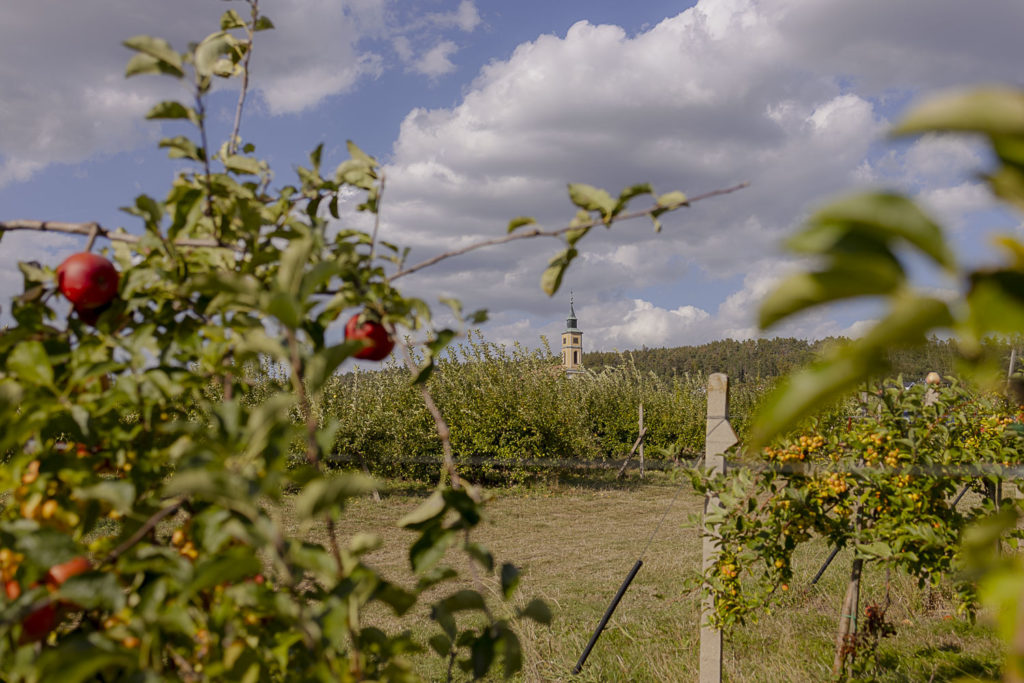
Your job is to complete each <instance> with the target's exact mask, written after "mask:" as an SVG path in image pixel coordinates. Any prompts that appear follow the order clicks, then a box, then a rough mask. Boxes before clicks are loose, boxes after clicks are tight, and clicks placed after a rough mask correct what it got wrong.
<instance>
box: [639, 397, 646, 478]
mask: <svg viewBox="0 0 1024 683" xmlns="http://www.w3.org/2000/svg"><path fill="white" fill-rule="evenodd" d="M646 431H647V430H646V429H644V404H643V403H641V404H640V431H639V433H640V434H644V433H646ZM640 478H641V479H643V478H644V442H643V441H641V442H640Z"/></svg>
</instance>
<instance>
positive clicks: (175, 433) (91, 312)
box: [0, 0, 730, 682]
mask: <svg viewBox="0 0 1024 683" xmlns="http://www.w3.org/2000/svg"><path fill="white" fill-rule="evenodd" d="M246 5H247V7H248V9H249V12H248V13H247V16H244V17H243V16H242V14H239V13H238V12H237V11H235V10H234V9H229V10H227V11H226V12H225V13H224V14H223V17H222V18H221V24H220V30H218V31H216V32H215V33H213V34H211V35H209V36H207V37H206V38H204V39H203V40H201V41H199V42H198V43H196V44H194V45H191V46H189V47H188V48H187V49H186V50H184V51H178V50H177V49H175V48H174V47H173V46H171V45H170V44H169V43H167V42H166V41H164V40H161V39H159V38H154V37H149V36H137V37H134V38H131V39H129V40H127V41H125V43H124V44H125V46H126V47H128V48H129V49H130V50H131V51H132V52H133V53H134V54H133V56H132V57H131V60H130V61H129V62H128V66H127V75H128V76H141V75H147V76H148V75H155V76H159V77H163V78H170V79H173V80H175V81H178V82H180V83H182V84H183V85H184V86H186V91H187V92H189V93H190V96H191V98H190V99H188V100H186V101H165V102H161V103H159V104H157V105H156V106H154V107H153V108H152V110H151V111H150V112H149V114H148V118H150V119H154V120H170V121H175V122H178V123H182V124H185V125H186V126H190V127H191V128H190V130H192V133H191V134H190V135H176V136H173V137H168V138H165V139H163V140H161V141H160V143H159V144H160V147H162V148H165V149H166V150H167V152H168V155H169V156H170V157H171V159H174V160H175V163H176V167H177V168H178V169H179V170H178V171H177V173H176V175H175V177H174V179H173V182H172V184H171V187H170V189H169V191H168V192H167V194H166V196H164V197H163V198H162V199H161V198H155V197H151V196H147V195H141V196H139V197H137V198H136V199H135V200H134V202H133V203H132V204H131V205H130V206H128V207H126V208H125V211H127V212H128V213H129V214H131V215H133V216H135V217H136V218H137V219H138V220H139V221H140V223H141V231H140V232H139V233H127V232H124V231H110V230H107V229H105V228H103V227H102V226H100V225H97V224H92V223H86V224H56V223H42V222H39V221H7V222H0V236H2V234H3V231H4V230H13V229H37V230H39V229H45V230H63V231H64V232H70V233H79V234H81V235H82V236H83V239H84V238H86V237H88V244H87V245H86V246H85V249H84V251H83V252H82V255H79V256H76V257H73V258H72V260H71V261H69V262H67V263H66V264H65V265H64V266H63V267H61V268H58V269H57V271H56V272H55V271H54V269H53V268H52V267H51V266H49V265H42V264H38V263H22V264H21V265H20V268H21V272H22V275H23V277H24V293H23V294H21V295H20V296H19V297H17V298H16V299H15V300H14V301H13V302H12V307H11V310H10V315H11V316H12V317H13V320H14V325H13V326H11V327H9V328H7V329H4V330H3V331H2V332H0V457H2V458H3V467H2V468H0V492H2V498H0V500H2V501H3V503H2V509H0V573H2V579H3V581H4V584H5V596H4V597H3V598H0V663H2V669H3V677H4V679H5V680H10V681H41V680H61V681H82V680H87V679H94V678H100V679H103V680H112V679H119V680H120V679H131V680H147V681H151V680H175V681H181V680H183V681H200V680H241V681H253V682H255V681H272V680H302V681H313V680H325V681H327V680H330V681H338V680H343V681H344V680H353V681H355V680H396V681H398V680H415V679H418V675H417V673H416V672H415V671H414V670H413V668H412V665H411V663H410V659H409V657H408V655H409V654H410V653H413V652H417V651H422V650H427V649H428V648H429V649H430V650H433V651H435V652H436V653H437V654H438V655H439V656H440V657H442V658H443V662H444V668H446V669H447V671H448V678H449V679H450V678H451V677H452V676H453V675H454V673H455V672H457V671H459V670H463V671H465V672H466V673H467V674H468V675H471V676H473V677H474V678H476V677H480V676H483V675H484V674H486V673H487V672H488V671H490V670H492V669H493V668H495V667H500V673H503V674H504V675H506V676H507V675H511V674H512V673H514V672H516V671H517V670H518V669H519V668H520V666H521V662H522V650H521V647H520V643H519V640H518V638H517V636H516V633H515V630H514V625H515V622H516V621H517V620H519V619H532V620H536V621H539V622H548V621H549V620H550V618H551V614H550V611H549V609H548V607H547V606H546V605H545V604H544V603H543V602H542V601H539V600H533V601H527V600H521V599H518V598H515V595H514V594H515V591H516V588H517V585H518V582H519V571H518V570H517V569H516V567H515V566H514V565H512V564H510V563H499V562H498V561H497V560H496V559H495V558H494V557H493V555H492V554H491V553H490V552H489V551H488V550H487V549H486V548H485V547H483V546H482V545H481V544H479V543H477V542H476V541H474V540H473V537H472V533H471V532H472V530H473V528H474V527H475V526H476V525H477V524H478V523H479V522H480V520H481V519H482V515H483V502H484V498H485V495H484V492H483V491H482V490H481V489H480V488H479V487H477V486H474V485H472V484H471V483H469V482H468V481H466V480H465V479H464V478H463V477H462V476H461V475H460V473H459V472H458V471H457V469H456V468H455V465H454V462H453V460H452V457H451V450H450V444H449V441H448V438H447V436H448V434H447V425H446V423H445V421H444V418H443V415H442V414H441V413H440V411H439V410H438V409H437V406H436V405H435V404H434V402H433V400H432V398H431V396H430V394H429V392H428V391H427V390H426V388H425V385H424V380H425V379H426V378H427V377H428V376H429V375H430V373H431V371H432V370H433V367H434V365H433V359H434V357H435V356H436V354H437V353H438V352H439V351H440V350H441V349H443V348H444V347H445V345H446V344H447V343H448V342H449V341H450V340H451V339H452V338H453V337H454V336H455V335H456V330H453V329H448V328H444V327H437V326H436V325H435V323H434V322H433V317H432V312H431V308H430V306H429V305H428V304H427V303H426V302H425V301H423V300H422V299H419V298H416V297H410V296H406V295H404V294H403V293H402V292H401V291H400V290H399V289H398V288H397V286H396V285H395V282H396V281H397V280H399V279H400V278H401V277H403V276H405V275H407V274H409V273H411V272H415V271H416V270H419V269H420V268H424V267H428V266H429V265H431V264H432V263H435V262H437V261H439V260H441V259H443V258H448V257H450V256H454V255H457V254H456V253H448V254H442V255H440V256H438V257H435V258H433V259H430V260H428V261H426V262H424V263H421V264H416V265H412V266H409V265H407V264H406V263H405V252H404V251H403V250H402V249H400V248H399V247H398V246H396V245H393V244H390V243H388V242H385V241H382V240H379V239H377V229H376V226H375V227H374V228H373V230H362V229H357V228H355V227H352V226H351V225H350V223H351V221H345V220H342V216H343V213H344V212H343V210H342V209H343V207H344V201H343V199H342V197H343V194H344V193H350V192H352V191H355V193H357V194H358V195H359V197H360V200H359V201H360V203H359V206H358V210H359V211H363V212H367V213H368V214H370V215H371V216H377V215H379V213H378V212H379V210H380V206H381V196H382V186H383V181H382V177H381V169H380V167H379V165H378V163H377V161H376V160H375V159H374V158H373V157H371V156H369V155H368V154H366V153H364V152H363V151H362V150H361V149H359V147H357V146H356V145H355V144H353V143H351V142H350V143H349V144H348V153H349V158H347V159H345V160H342V161H340V163H337V164H336V165H335V166H334V167H333V168H332V169H329V170H328V169H327V168H326V167H325V163H326V160H325V159H324V158H323V153H322V147H317V148H316V149H315V150H314V151H313V152H312V153H311V154H310V156H309V164H308V165H307V166H305V167H301V168H298V169H297V175H298V177H297V179H296V181H294V182H293V183H291V184H284V185H280V186H277V185H275V178H274V176H273V175H272V173H271V170H270V168H269V166H268V164H267V163H266V162H264V161H262V160H260V159H259V158H258V157H256V156H255V155H254V151H255V150H254V148H253V146H252V145H251V144H247V143H245V142H244V140H243V139H242V137H241V134H240V126H241V122H242V112H243V105H244V102H245V96H246V87H247V83H248V65H249V57H250V55H251V53H252V50H253V46H254V36H255V35H256V34H258V33H259V32H260V31H263V30H267V29H271V28H272V27H273V25H272V22H271V21H270V20H269V19H268V18H266V17H265V16H263V15H262V14H261V13H260V11H259V7H258V2H257V0H247V2H246ZM219 79H220V80H224V79H238V80H239V81H240V83H241V85H240V88H239V100H238V107H237V111H238V116H237V117H236V119H235V123H234V127H233V130H232V132H231V134H230V135H229V137H228V139H227V140H226V141H225V142H224V143H223V144H221V145H220V146H214V145H211V144H210V143H209V142H208V140H207V133H208V131H207V125H206V121H207V115H208V113H207V106H208V101H209V95H210V92H211V89H212V87H213V85H214V83H215V82H217V81H218V80H219ZM726 191H730V190H723V191H719V192H713V193H709V195H707V196H713V195H716V194H722V193H724V192H726ZM642 194H652V190H651V188H650V187H649V186H646V185H638V186H634V187H631V188H627V190H625V191H624V192H623V193H622V194H621V195H620V196H619V197H618V198H616V199H613V198H612V197H611V196H610V195H609V194H608V193H607V192H605V191H603V190H599V189H597V188H593V187H589V186H586V185H570V199H571V201H572V202H573V203H574V204H575V206H576V208H577V209H578V213H577V215H576V217H575V218H574V219H573V220H572V222H571V223H570V224H569V225H568V226H567V227H564V228H560V229H557V230H543V229H541V228H539V227H537V226H536V225H533V224H534V223H535V221H534V220H533V219H531V218H527V217H520V218H517V219H514V220H513V221H511V223H510V224H509V227H508V234H506V236H504V237H500V238H496V239H494V240H490V241H488V242H485V243H481V244H480V245H477V246H489V245H491V244H497V243H501V242H508V241H512V240H517V239H527V238H533V237H542V236H547V237H554V238H556V239H559V240H563V242H564V245H565V246H564V249H563V250H562V251H561V252H560V253H559V254H558V255H557V256H556V257H555V258H553V259H552V261H551V263H550V264H549V267H548V269H547V270H546V271H545V274H544V278H543V280H542V287H543V289H544V290H545V291H546V292H547V293H548V294H552V293H554V292H555V291H556V290H557V289H558V286H559V284H560V282H561V279H562V275H563V273H564V272H565V269H566V267H568V265H569V263H570V262H571V261H572V260H573V258H574V257H575V256H576V254H577V250H576V245H577V242H578V241H579V240H580V239H581V238H582V237H583V236H584V235H585V234H586V233H587V232H588V231H589V230H590V228H591V227H594V226H596V225H610V224H611V223H612V222H613V221H615V220H619V219H622V218H628V217H634V216H641V215H644V216H648V217H650V218H651V219H653V220H654V221H655V224H656V225H657V218H658V216H659V215H660V214H663V213H665V212H666V211H671V210H674V209H678V208H680V207H683V206H686V205H688V203H689V201H694V200H695V199H696V198H692V199H690V200H688V199H687V198H686V196H684V195H682V193H678V192H670V193H668V194H666V195H662V196H660V197H656V198H655V203H654V205H653V206H652V207H651V208H649V209H646V210H644V211H638V212H633V213H627V212H626V211H625V209H626V208H627V205H628V203H629V201H630V200H631V199H633V198H634V197H636V196H639V195H642ZM97 239H103V240H106V241H107V242H109V245H110V246H109V247H107V248H105V249H104V252H105V253H106V254H107V256H109V260H110V261H111V262H112V264H113V265H114V266H115V268H114V270H116V273H115V275H116V278H115V279H114V280H113V282H115V283H116V284H115V286H114V287H113V288H111V282H112V279H111V269H110V268H109V267H108V265H109V264H108V265H104V264H107V260H106V259H105V258H104V257H101V256H100V255H97V254H93V253H92V250H93V246H94V242H95V241H96V240H97ZM474 248H475V247H474ZM79 262H83V263H86V265H88V263H92V264H93V265H94V266H96V267H95V268H94V269H93V270H90V269H89V268H85V269H84V270H82V269H78V267H77V265H76V264H79ZM72 266H75V269H74V271H73V269H72ZM72 271H73V272H72ZM58 291H59V292H62V293H63V294H58ZM64 297H68V298H70V299H71V301H72V303H73V304H74V308H73V312H71V313H70V314H65V313H64V311H65V310H67V304H66V303H64V302H63V301H62V299H63V298H64ZM449 304H450V307H451V310H452V314H453V317H455V318H460V313H459V311H460V309H459V306H458V304H457V302H449ZM468 319H469V320H472V321H475V322H479V321H481V320H482V319H483V314H479V313H478V314H473V315H472V316H469V318H468ZM344 320H347V321H348V324H347V326H345V332H346V336H345V338H339V336H340V335H339V334H338V333H337V332H336V330H339V329H340V327H341V324H340V323H339V321H344ZM406 335H410V336H411V337H412V338H414V339H417V340H418V341H417V342H415V343H416V344H418V345H419V348H418V349H417V353H416V354H411V353H408V352H407V351H408V350H407V349H406V353H405V357H406V358H407V359H408V360H409V365H410V366H411V367H410V370H411V373H410V381H413V382H416V383H418V386H419V387H420V389H421V392H422V395H423V399H424V401H426V403H427V406H428V408H429V409H430V412H431V414H432V416H433V418H434V421H435V424H436V426H437V429H438V435H439V437H440V441H441V444H442V450H443V453H441V454H439V457H438V462H439V465H440V468H441V471H442V476H441V478H440V480H441V483H440V484H439V486H438V487H437V489H436V490H435V491H434V492H433V494H432V495H430V497H429V498H427V499H426V501H425V502H424V503H423V504H422V505H421V506H420V507H419V508H418V509H416V510H415V511H413V512H412V513H410V514H409V515H407V516H406V517H405V518H403V519H402V520H399V523H400V524H401V525H402V526H403V527H405V528H406V529H408V530H409V531H410V541H409V548H408V557H409V562H410V565H411V567H412V569H413V571H414V572H415V576H416V577H417V579H416V582H415V583H413V584H412V585H400V584H398V583H396V582H393V581H389V580H388V579H387V578H385V577H384V576H382V575H381V574H379V573H378V572H377V571H376V570H375V569H373V568H372V567H371V566H370V565H369V564H367V563H366V562H364V559H363V558H364V555H365V554H366V553H367V552H369V551H371V550H373V549H374V548H376V547H377V546H378V545H379V543H380V540H379V539H378V538H377V537H375V536H373V535H371V534H367V533H362V532H359V531H358V530H354V529H350V528H348V527H343V523H344V522H343V516H342V514H343V510H344V508H345V505H346V501H349V500H351V499H352V498H353V497H354V496H361V495H364V494H367V493H368V492H370V491H371V490H372V489H373V487H374V483H373V482H372V481H371V480H370V479H369V478H368V477H366V476H364V475H362V474H361V473H357V472H332V471H330V470H329V469H328V468H327V467H326V464H325V463H326V460H327V459H328V456H329V455H330V453H331V448H332V446H333V444H334V440H335V432H336V429H337V424H338V420H337V418H336V417H332V416H331V415H329V414H322V411H318V407H319V406H321V405H322V398H323V391H324V388H325V385H326V384H327V383H328V380H329V379H330V378H331V376H332V375H333V374H334V373H335V371H337V370H338V368H339V367H340V366H341V364H342V363H343V362H344V361H345V360H346V359H348V358H351V357H356V358H364V359H368V360H376V359H380V358H383V357H384V356H386V355H387V354H388V353H389V352H390V351H391V347H392V345H393V344H394V341H395V340H396V339H400V338H402V337H405V336H406ZM414 357H415V358H419V359H421V362H420V364H419V365H418V366H417V364H416V362H415V361H413V360H412V359H413V358H414ZM265 364H271V365H273V366H274V367H279V368H283V369H284V374H283V376H282V380H283V382H284V383H285V384H287V386H288V390H287V391H281V392H279V393H272V394H270V395H266V394H261V393H258V392H254V390H253V387H252V385H251V383H250V381H249V380H250V379H251V373H252V371H253V369H254V368H259V367H263V366H264V365H265ZM285 507H287V508H288V509H290V510H292V511H293V512H294V515H295V517H296V518H297V519H298V520H299V522H300V524H301V528H300V533H298V534H292V533H289V532H287V530H286V528H285V525H284V523H283V522H282V521H281V519H279V516H280V515H279V514H278V511H280V510H281V509H283V508H285ZM314 531H315V532H316V533H317V534H319V535H320V536H321V537H323V538H325V539H326V541H325V542H323V543H317V542H313V541H311V540H307V538H308V537H309V536H310V534H311V532H314ZM452 548H454V549H455V550H457V551H461V553H462V554H463V555H464V556H465V561H466V563H467V565H466V566H468V567H469V575H470V576H471V577H472V580H471V581H460V580H458V573H457V572H456V571H455V570H454V569H453V566H452V564H453V560H452V555H453V553H449V552H448V551H449V550H450V549H452ZM483 577H490V579H491V580H492V581H493V582H494V583H495V584H496V585H497V586H499V587H500V590H498V591H497V598H490V597H488V595H489V592H488V591H487V590H485V588H484V586H483V584H482V578H483ZM439 584H440V585H441V586H442V588H443V587H445V586H447V587H448V588H447V590H442V591H441V597H439V598H437V599H436V600H434V601H433V602H432V603H431V604H430V606H429V612H430V617H431V619H432V620H433V622H434V624H435V626H436V632H435V633H434V635H433V636H431V637H430V638H429V639H428V641H427V642H426V643H422V642H418V641H417V640H415V639H414V638H413V637H412V636H411V635H410V632H409V631H408V630H406V631H401V632H398V633H387V632H385V631H384V630H382V629H380V628H377V627H376V626H373V625H369V624H368V623H367V620H366V619H365V617H366V614H367V611H368V610H378V611H379V610H381V609H387V610H390V611H391V612H393V613H394V615H396V616H397V617H399V618H408V617H409V616H410V615H411V611H412V610H413V609H414V607H416V606H417V604H418V600H419V598H420V595H421V593H422V592H423V591H424V590H426V589H428V588H432V587H437V586H438V585H439ZM436 591H437V589H436V588H435V592H436ZM495 602H499V603H502V604H500V605H495V604H494V603H495Z"/></svg>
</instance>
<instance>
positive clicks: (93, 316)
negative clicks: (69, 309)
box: [75, 303, 110, 327]
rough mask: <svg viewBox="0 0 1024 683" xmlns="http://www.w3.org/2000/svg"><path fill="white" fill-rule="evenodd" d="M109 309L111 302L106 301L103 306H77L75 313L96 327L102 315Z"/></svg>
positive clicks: (84, 321)
mask: <svg viewBox="0 0 1024 683" xmlns="http://www.w3.org/2000/svg"><path fill="white" fill-rule="evenodd" d="M109 309H110V303H105V304H103V305H102V306H97V307H96V308H82V307H80V306H75V315H77V316H78V319H79V320H81V321H82V322H83V323H85V324H86V325H92V326H93V327H96V323H97V322H98V321H99V319H100V316H101V315H103V313H104V312H105V311H107V310H109Z"/></svg>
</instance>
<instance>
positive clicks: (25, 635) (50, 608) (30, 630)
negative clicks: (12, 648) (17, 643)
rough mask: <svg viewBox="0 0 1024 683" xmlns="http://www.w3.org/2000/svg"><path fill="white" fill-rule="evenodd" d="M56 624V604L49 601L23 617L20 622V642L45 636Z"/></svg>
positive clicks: (27, 641)
mask: <svg viewBox="0 0 1024 683" xmlns="http://www.w3.org/2000/svg"><path fill="white" fill-rule="evenodd" d="M56 626H57V605H56V604H55V603H52V602H51V603H49V604H47V605H46V606H45V607H40V608H39V609H37V610H36V611H35V612H32V613H31V614H29V615H28V616H27V617H25V618H24V619H23V620H22V622H21V628H22V631H21V642H23V643H34V642H35V641H37V640H42V639H43V638H45V637H46V636H47V635H48V634H49V633H50V631H52V630H53V629H54V628H55V627H56Z"/></svg>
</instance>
